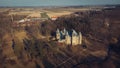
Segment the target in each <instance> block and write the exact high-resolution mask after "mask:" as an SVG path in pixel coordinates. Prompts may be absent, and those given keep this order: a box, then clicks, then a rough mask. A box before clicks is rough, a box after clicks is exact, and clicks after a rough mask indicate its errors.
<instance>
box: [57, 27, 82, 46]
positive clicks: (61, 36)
mask: <svg viewBox="0 0 120 68" xmlns="http://www.w3.org/2000/svg"><path fill="white" fill-rule="evenodd" d="M56 39H57V40H58V42H60V43H65V44H67V45H78V44H82V34H81V32H79V33H77V32H76V31H75V30H72V31H67V30H66V29H64V30H63V31H60V30H59V29H57V31H56Z"/></svg>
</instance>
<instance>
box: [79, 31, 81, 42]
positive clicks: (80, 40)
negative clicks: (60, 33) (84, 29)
mask: <svg viewBox="0 0 120 68" xmlns="http://www.w3.org/2000/svg"><path fill="white" fill-rule="evenodd" d="M79 44H82V33H81V32H79Z"/></svg>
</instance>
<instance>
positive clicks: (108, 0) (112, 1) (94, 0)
mask: <svg viewBox="0 0 120 68" xmlns="http://www.w3.org/2000/svg"><path fill="white" fill-rule="evenodd" d="M119 4H120V0H100V1H99V0H91V1H87V0H29V1H27V0H16V1H12V0H4V1H1V2H0V7H49V6H58V7H59V6H60V7H61V6H63V7H64V6H91V5H95V6H96V5H119Z"/></svg>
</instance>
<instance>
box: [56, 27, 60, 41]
mask: <svg viewBox="0 0 120 68" xmlns="http://www.w3.org/2000/svg"><path fill="white" fill-rule="evenodd" d="M56 39H57V40H59V39H60V30H59V29H57V31H56Z"/></svg>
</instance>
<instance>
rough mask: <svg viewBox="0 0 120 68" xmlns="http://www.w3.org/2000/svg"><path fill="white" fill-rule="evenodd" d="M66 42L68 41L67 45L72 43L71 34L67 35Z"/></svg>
mask: <svg viewBox="0 0 120 68" xmlns="http://www.w3.org/2000/svg"><path fill="white" fill-rule="evenodd" d="M65 43H66V44H67V45H71V37H70V36H66V37H65Z"/></svg>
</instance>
